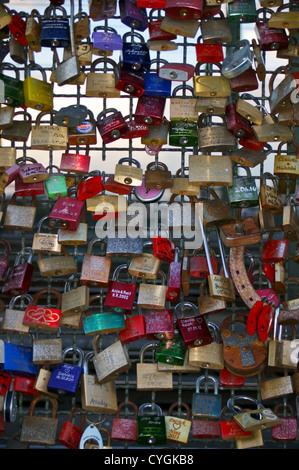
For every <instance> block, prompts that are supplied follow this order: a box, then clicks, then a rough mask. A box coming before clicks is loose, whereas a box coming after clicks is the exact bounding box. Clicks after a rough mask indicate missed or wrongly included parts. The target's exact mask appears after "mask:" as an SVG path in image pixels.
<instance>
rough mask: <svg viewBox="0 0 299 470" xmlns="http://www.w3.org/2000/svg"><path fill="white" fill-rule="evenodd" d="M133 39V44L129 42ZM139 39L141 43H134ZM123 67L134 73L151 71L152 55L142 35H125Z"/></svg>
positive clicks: (122, 57)
mask: <svg viewBox="0 0 299 470" xmlns="http://www.w3.org/2000/svg"><path fill="white" fill-rule="evenodd" d="M129 36H130V37H131V42H128V41H127V38H128V37H129ZM135 37H136V38H138V39H139V41H140V42H136V41H134V38H135ZM121 62H122V67H123V69H124V70H127V71H132V72H146V71H148V70H149V69H150V65H151V63H150V54H149V49H148V47H147V45H146V44H145V42H144V39H143V37H142V36H141V34H139V33H136V32H134V33H133V35H132V36H131V33H125V34H124V35H123V47H122V55H121Z"/></svg>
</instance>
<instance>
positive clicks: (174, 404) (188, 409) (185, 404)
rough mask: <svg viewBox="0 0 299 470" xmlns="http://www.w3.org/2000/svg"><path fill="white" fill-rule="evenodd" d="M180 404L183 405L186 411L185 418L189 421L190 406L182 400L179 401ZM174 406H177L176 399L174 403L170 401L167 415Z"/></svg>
mask: <svg viewBox="0 0 299 470" xmlns="http://www.w3.org/2000/svg"><path fill="white" fill-rule="evenodd" d="M180 406H181V407H183V408H185V410H186V411H187V416H186V419H187V420H188V421H190V419H191V408H190V406H189V405H187V403H185V402H183V401H182V402H181V403H180ZM176 407H179V402H178V401H176V402H175V403H172V405H171V406H170V408H169V410H168V415H169V416H171V413H172V411H173V410H174V408H176Z"/></svg>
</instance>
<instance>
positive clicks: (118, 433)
mask: <svg viewBox="0 0 299 470" xmlns="http://www.w3.org/2000/svg"><path fill="white" fill-rule="evenodd" d="M128 407H132V408H133V411H134V417H133V419H132V418H129V417H128V412H127V414H126V417H124V418H121V417H120V413H121V410H122V409H123V408H126V409H127V408H128ZM137 415H138V407H137V405H136V404H135V403H133V402H131V401H128V402H125V401H123V402H122V403H120V404H119V407H118V410H117V414H116V417H115V418H113V421H112V429H111V439H115V440H118V441H128V442H135V441H137Z"/></svg>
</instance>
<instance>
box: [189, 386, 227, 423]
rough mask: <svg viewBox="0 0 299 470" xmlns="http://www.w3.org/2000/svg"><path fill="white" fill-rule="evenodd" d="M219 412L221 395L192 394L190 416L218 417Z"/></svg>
mask: <svg viewBox="0 0 299 470" xmlns="http://www.w3.org/2000/svg"><path fill="white" fill-rule="evenodd" d="M220 414H221V395H218V394H212V393H209V394H205V393H197V392H195V393H194V394H193V398H192V416H195V417H199V418H210V419H219V417H220Z"/></svg>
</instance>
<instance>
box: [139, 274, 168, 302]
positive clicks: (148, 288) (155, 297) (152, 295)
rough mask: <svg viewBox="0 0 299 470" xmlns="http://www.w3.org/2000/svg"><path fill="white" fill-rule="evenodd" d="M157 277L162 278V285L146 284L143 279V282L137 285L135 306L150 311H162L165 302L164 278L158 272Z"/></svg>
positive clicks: (165, 287)
mask: <svg viewBox="0 0 299 470" xmlns="http://www.w3.org/2000/svg"><path fill="white" fill-rule="evenodd" d="M159 275H160V276H161V277H162V283H161V284H156V280H155V281H154V282H155V283H148V282H146V281H145V279H147V280H148V278H144V279H143V282H141V283H140V284H139V290H138V296H137V305H138V306H139V307H142V308H152V309H157V310H160V309H164V307H165V302H166V292H167V285H166V276H165V274H164V272H163V271H159Z"/></svg>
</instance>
